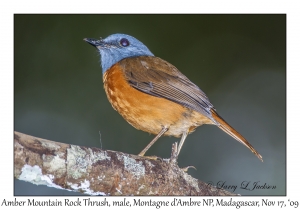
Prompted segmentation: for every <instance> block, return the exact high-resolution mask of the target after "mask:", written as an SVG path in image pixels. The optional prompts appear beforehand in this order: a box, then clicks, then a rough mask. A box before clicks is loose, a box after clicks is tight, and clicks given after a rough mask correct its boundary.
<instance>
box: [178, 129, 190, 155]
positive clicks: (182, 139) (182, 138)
mask: <svg viewBox="0 0 300 210" xmlns="http://www.w3.org/2000/svg"><path fill="white" fill-rule="evenodd" d="M187 135H188V132H187V131H186V132H184V133H183V134H182V136H181V140H180V143H179V146H178V150H177V156H178V155H179V153H180V150H181V148H182V145H183V143H184V141H185V139H186V137H187Z"/></svg>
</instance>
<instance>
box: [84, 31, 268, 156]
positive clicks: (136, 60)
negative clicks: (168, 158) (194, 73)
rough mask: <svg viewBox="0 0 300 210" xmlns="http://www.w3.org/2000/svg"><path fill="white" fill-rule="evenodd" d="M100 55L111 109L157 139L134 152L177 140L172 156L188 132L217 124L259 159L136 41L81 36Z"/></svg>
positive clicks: (203, 99) (197, 93) (180, 77)
mask: <svg viewBox="0 0 300 210" xmlns="http://www.w3.org/2000/svg"><path fill="white" fill-rule="evenodd" d="M83 40H84V41H85V42H87V43H88V44H90V45H92V46H93V47H96V48H97V50H98V52H99V53H100V57H101V58H100V63H101V67H102V74H103V83H104V89H105V92H106V95H107V98H108V100H109V102H110V103H111V105H112V107H113V108H114V109H115V110H116V111H117V112H118V113H119V114H120V115H121V116H122V117H123V118H124V119H125V120H126V121H127V122H128V123H129V124H131V125H132V126H133V127H135V128H136V129H138V130H142V131H145V132H148V133H150V134H154V135H156V136H155V138H153V140H152V141H151V142H150V143H149V144H148V145H147V146H146V147H145V148H144V149H143V150H142V151H141V152H140V153H139V154H138V155H139V156H144V155H145V153H146V152H147V150H148V149H149V148H150V147H151V146H152V145H153V144H154V143H155V142H156V141H157V140H158V139H159V138H160V137H161V136H162V135H166V136H174V137H178V138H179V137H181V140H180V142H179V145H178V148H177V156H178V155H179V153H180V150H181V148H182V146H183V144H184V142H185V139H186V137H187V135H188V134H190V133H192V132H193V131H194V130H195V129H196V128H197V127H199V126H201V125H203V124H211V125H216V126H218V127H219V128H220V129H221V130H222V131H224V132H225V133H227V134H228V135H230V136H231V137H233V138H234V139H235V140H237V141H238V142H240V143H242V144H243V145H244V146H246V147H247V148H248V149H250V151H251V152H252V153H254V155H256V156H257V157H258V158H259V159H260V160H261V161H263V159H262V156H261V155H260V154H259V153H258V152H257V151H256V150H255V149H254V147H253V146H252V145H251V144H250V143H249V142H248V141H247V140H246V139H245V138H244V137H243V136H242V135H241V134H240V133H238V132H237V131H236V130H235V129H234V128H233V127H231V126H230V125H229V124H228V123H227V122H226V121H225V120H224V119H223V118H222V117H221V116H220V115H219V114H218V113H217V111H216V109H215V107H214V106H213V105H212V103H211V102H210V101H209V99H208V97H207V96H206V94H205V93H204V92H203V91H202V90H201V89H200V88H199V87H198V86H197V85H196V84H194V83H193V82H192V81H190V80H189V79H188V78H187V77H186V76H185V75H184V74H183V73H181V72H180V71H179V70H178V69H177V68H176V67H175V66H173V65H172V64H170V63H169V62H167V61H165V60H163V59H161V58H159V57H156V56H154V54H153V53H152V52H151V51H150V50H149V49H148V47H147V46H146V45H144V44H143V43H142V42H141V41H139V40H138V39H136V38H134V37H133V36H130V35H127V34H121V33H116V34H112V35H109V36H108V37H106V38H104V39H103V38H101V37H100V39H94V38H84V39H83Z"/></svg>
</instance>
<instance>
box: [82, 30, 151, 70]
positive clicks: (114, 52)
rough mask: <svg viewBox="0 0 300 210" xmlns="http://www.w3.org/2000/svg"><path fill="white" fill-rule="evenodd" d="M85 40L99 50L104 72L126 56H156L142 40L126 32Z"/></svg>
mask: <svg viewBox="0 0 300 210" xmlns="http://www.w3.org/2000/svg"><path fill="white" fill-rule="evenodd" d="M84 41H86V42H87V43H89V44H91V45H92V46H94V47H96V48H97V49H98V50H99V52H100V55H101V66H102V72H103V73H104V72H105V71H106V70H107V69H109V68H110V67H111V66H112V65H114V64H115V63H117V62H119V61H120V60H122V59H124V58H129V57H136V56H143V55H144V56H154V55H153V54H152V53H151V52H150V50H149V49H148V48H147V47H146V46H145V45H144V44H143V43H142V42H140V41H139V40H137V39H136V38H134V37H132V36H129V35H126V34H112V35H110V36H108V37H106V38H105V39H100V40H97V39H91V38H85V39H84Z"/></svg>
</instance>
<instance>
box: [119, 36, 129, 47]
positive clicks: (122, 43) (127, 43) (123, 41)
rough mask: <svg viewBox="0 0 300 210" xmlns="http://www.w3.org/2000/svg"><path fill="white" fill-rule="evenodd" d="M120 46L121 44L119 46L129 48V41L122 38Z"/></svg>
mask: <svg viewBox="0 0 300 210" xmlns="http://www.w3.org/2000/svg"><path fill="white" fill-rule="evenodd" d="M120 44H121V46H123V47H127V46H129V41H128V39H125V38H122V39H121V40H120Z"/></svg>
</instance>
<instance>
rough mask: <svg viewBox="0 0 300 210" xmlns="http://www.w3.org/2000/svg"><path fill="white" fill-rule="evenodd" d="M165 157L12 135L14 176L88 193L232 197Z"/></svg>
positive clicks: (173, 159) (174, 146) (173, 153)
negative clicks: (156, 157)
mask: <svg viewBox="0 0 300 210" xmlns="http://www.w3.org/2000/svg"><path fill="white" fill-rule="evenodd" d="M176 151H177V144H174V145H173V148H172V155H171V158H170V159H163V160H161V159H157V160H152V159H148V158H145V157H140V156H137V155H131V154H125V153H122V152H117V151H110V150H101V149H99V148H88V147H82V146H76V145H71V144H64V143H59V142H54V141H49V140H45V139H41V138H37V137H33V136H29V135H26V134H23V133H20V132H17V131H15V132H14V177H15V178H16V179H19V180H24V181H28V182H31V183H33V184H37V185H47V186H49V187H55V188H60V189H65V190H70V191H76V192H82V193H86V194H90V195H205V196H207V195H227V196H228V195H235V194H233V193H231V192H228V191H225V190H223V189H217V188H215V187H213V186H211V185H209V184H207V183H204V182H202V181H200V180H197V179H195V178H193V177H191V176H190V175H188V174H187V173H186V172H185V171H184V170H182V169H180V168H179V167H178V165H177V160H176V155H175V154H176Z"/></svg>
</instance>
